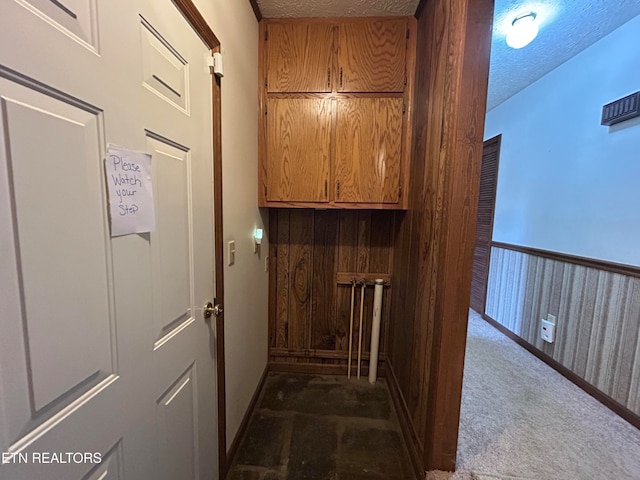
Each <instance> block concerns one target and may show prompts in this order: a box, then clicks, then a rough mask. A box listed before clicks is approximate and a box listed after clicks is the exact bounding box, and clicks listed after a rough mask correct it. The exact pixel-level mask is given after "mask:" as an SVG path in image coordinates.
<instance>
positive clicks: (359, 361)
mask: <svg viewBox="0 0 640 480" xmlns="http://www.w3.org/2000/svg"><path fill="white" fill-rule="evenodd" d="M365 288H367V282H366V281H365V280H362V294H361V295H360V327H359V328H358V380H360V364H361V363H362V317H363V313H364V289H365Z"/></svg>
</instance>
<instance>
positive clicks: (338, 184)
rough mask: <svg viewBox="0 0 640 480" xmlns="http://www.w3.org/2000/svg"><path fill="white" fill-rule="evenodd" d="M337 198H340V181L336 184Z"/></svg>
mask: <svg viewBox="0 0 640 480" xmlns="http://www.w3.org/2000/svg"><path fill="white" fill-rule="evenodd" d="M336 198H340V180H338V181H337V182H336Z"/></svg>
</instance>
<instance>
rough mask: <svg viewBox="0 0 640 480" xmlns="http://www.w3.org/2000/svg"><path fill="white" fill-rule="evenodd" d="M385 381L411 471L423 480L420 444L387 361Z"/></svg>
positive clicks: (391, 368)
mask: <svg viewBox="0 0 640 480" xmlns="http://www.w3.org/2000/svg"><path fill="white" fill-rule="evenodd" d="M386 379H387V385H388V386H389V392H390V393H391V399H392V401H393V406H394V407H395V409H396V414H397V415H398V421H399V422H400V428H402V434H403V437H404V443H405V444H406V446H407V450H408V451H409V457H410V459H411V464H412V465H413V470H414V472H415V474H416V479H418V480H423V479H424V473H425V471H424V465H423V462H422V455H421V453H420V452H422V450H423V448H422V444H421V442H420V441H419V440H418V434H417V433H416V429H415V427H414V425H413V421H412V420H411V414H410V413H409V408H408V407H407V402H405V400H404V396H403V395H402V391H401V390H400V384H399V383H398V378H397V377H396V374H395V372H394V371H393V365H392V364H391V362H389V361H388V360H387V363H386Z"/></svg>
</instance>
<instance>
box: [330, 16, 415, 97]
mask: <svg viewBox="0 0 640 480" xmlns="http://www.w3.org/2000/svg"><path fill="white" fill-rule="evenodd" d="M339 38H340V40H339V44H338V45H339V49H338V66H339V72H338V76H339V79H338V88H337V90H338V92H402V91H404V87H405V84H406V73H405V54H406V49H407V20H406V19H397V20H395V19H394V20H377V21H370V22H362V21H359V22H352V23H344V24H342V25H340V35H339Z"/></svg>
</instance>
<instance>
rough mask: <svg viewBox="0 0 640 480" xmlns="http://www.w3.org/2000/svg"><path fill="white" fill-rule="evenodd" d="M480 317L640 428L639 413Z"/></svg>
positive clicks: (510, 333)
mask: <svg viewBox="0 0 640 480" xmlns="http://www.w3.org/2000/svg"><path fill="white" fill-rule="evenodd" d="M482 318H484V319H485V320H486V321H487V323H489V325H491V326H492V327H495V328H496V329H497V330H498V331H500V332H501V333H503V334H505V335H506V336H507V337H509V338H510V339H511V340H513V341H514V342H516V343H517V344H518V345H520V346H521V347H523V348H524V349H525V350H527V351H528V352H529V353H531V354H533V355H534V356H535V357H536V358H538V359H539V360H541V361H543V362H544V363H546V364H547V365H549V366H550V367H551V368H553V369H554V370H555V371H556V372H558V373H559V374H560V375H562V376H563V377H565V378H566V379H567V380H569V381H570V382H572V383H574V384H575V385H576V386H578V387H580V388H581V389H582V390H584V391H585V392H587V393H588V394H589V395H591V396H592V397H593V398H595V399H596V400H598V401H599V402H600V403H602V404H603V405H604V406H605V407H607V408H608V409H610V410H611V411H612V412H614V413H615V414H617V415H619V416H620V417H622V418H623V419H625V420H626V421H627V422H629V423H630V424H631V425H633V426H634V427H636V428H640V415H637V414H636V413H634V412H632V411H631V410H629V409H628V408H627V407H625V406H624V405H622V404H620V403H618V402H617V401H615V400H614V399H613V398H611V397H610V396H609V395H607V394H605V393H604V392H602V391H601V390H598V389H597V388H596V387H594V386H593V385H591V384H590V383H589V382H587V381H586V380H585V379H583V378H581V377H579V376H578V375H577V374H576V373H574V372H572V371H571V370H569V369H568V368H567V367H565V366H564V365H562V364H561V363H560V362H558V361H556V360H554V359H553V358H552V357H550V356H549V355H547V354H546V353H544V352H543V351H541V350H538V349H537V348H536V347H535V346H533V345H531V344H530V343H529V342H527V341H526V340H525V339H523V338H522V337H520V336H518V335H516V334H515V333H513V332H512V331H511V330H509V329H508V328H506V327H505V326H503V325H502V324H500V323H498V322H497V321H496V320H494V319H493V318H491V317H490V316H489V315H486V314H484V315H482Z"/></svg>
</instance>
